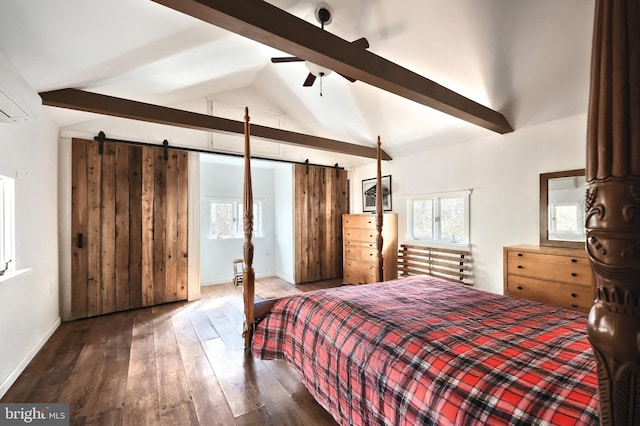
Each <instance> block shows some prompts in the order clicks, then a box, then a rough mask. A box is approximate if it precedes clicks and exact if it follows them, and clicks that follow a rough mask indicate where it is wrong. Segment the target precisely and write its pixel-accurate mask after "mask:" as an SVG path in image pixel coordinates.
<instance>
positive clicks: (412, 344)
mask: <svg viewBox="0 0 640 426" xmlns="http://www.w3.org/2000/svg"><path fill="white" fill-rule="evenodd" d="M586 320H587V317H586V315H585V314H582V313H577V312H572V311H567V310H563V309H560V308H554V307H551V306H546V305H542V304H538V303H535V302H530V301H526V300H518V299H511V298H506V297H503V296H500V295H496V294H491V293H487V292H483V291H479V290H476V289H473V288H468V287H463V286H460V285H456V284H451V283H447V282H445V281H442V280H439V279H437V278H433V277H427V276H414V277H409V278H405V279H402V280H396V281H389V282H386V283H379V284H369V285H366V286H358V287H340V288H334V289H329V290H322V291H316V292H310V293H306V294H304V295H300V296H295V297H291V298H287V299H283V300H281V301H279V302H278V303H277V304H276V306H275V307H274V309H273V311H272V313H271V314H269V316H268V317H267V318H265V319H264V320H263V321H262V322H261V323H260V324H259V326H258V327H257V330H256V332H255V334H254V337H253V346H252V352H253V354H254V356H256V357H259V358H262V359H286V360H287V362H288V363H289V364H290V365H292V366H293V367H294V368H295V369H296V370H297V371H298V373H299V375H300V378H301V381H302V382H303V383H304V385H305V386H306V387H307V389H309V391H310V392H311V394H312V395H313V396H314V397H315V398H316V400H317V401H318V402H319V403H320V404H321V405H322V406H324V407H325V408H326V409H327V411H329V412H330V413H331V414H332V415H333V417H334V418H335V419H336V420H337V421H338V423H340V424H343V425H373V424H378V425H423V424H450V425H470V424H491V425H493V424H519V425H531V424H537V425H545V424H558V425H576V424H594V425H595V424H598V396H597V377H596V373H595V368H596V367H595V360H594V356H593V352H592V350H591V347H590V345H589V343H588V341H587V338H586V332H585V329H586Z"/></svg>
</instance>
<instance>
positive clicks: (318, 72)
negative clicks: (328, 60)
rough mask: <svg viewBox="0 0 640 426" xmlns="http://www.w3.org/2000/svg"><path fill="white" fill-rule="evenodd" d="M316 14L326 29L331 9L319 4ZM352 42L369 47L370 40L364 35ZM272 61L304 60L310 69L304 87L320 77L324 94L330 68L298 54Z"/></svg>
mask: <svg viewBox="0 0 640 426" xmlns="http://www.w3.org/2000/svg"><path fill="white" fill-rule="evenodd" d="M315 16H316V19H317V20H318V22H319V23H320V26H321V28H322V29H323V30H324V26H325V24H329V23H331V11H330V10H329V9H328V8H327V7H326V6H318V7H317V8H316V11H315ZM351 44H352V45H354V46H357V47H361V48H362V49H368V48H369V42H368V41H367V39H366V38H364V37H362V38H359V39H357V40H354V41H352V42H351ZM271 62H273V63H274V64H278V63H283V62H304V63H305V65H306V66H307V68H308V69H309V74H308V75H307V78H306V80H305V81H304V83H303V84H302V85H303V86H304V87H310V86H313V83H314V82H315V81H316V78H318V77H320V85H321V86H320V96H322V77H326V76H328V75H329V74H331V70H330V69H328V68H324V67H321V66H320V65H317V64H314V63H313V62H309V61H306V60H304V59H302V58H299V57H297V56H284V57H276V58H271ZM340 75H341V76H342V77H344V78H346V79H347V80H349V81H350V82H352V83H353V82H355V81H356V80H355V79H353V78H351V77H348V76H346V75H343V74H340Z"/></svg>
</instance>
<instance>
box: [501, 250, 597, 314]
mask: <svg viewBox="0 0 640 426" xmlns="http://www.w3.org/2000/svg"><path fill="white" fill-rule="evenodd" d="M504 294H506V295H509V296H512V297H519V298H523V299H529V300H535V301H538V302H543V303H548V304H551V305H557V306H561V307H563V308H567V309H572V310H576V311H582V312H588V311H589V309H591V306H592V305H593V302H594V300H595V285H594V281H593V274H592V272H591V266H590V265H589V259H588V258H587V253H586V252H585V250H583V249H570V248H559V247H543V246H535V245H517V246H507V247H504Z"/></svg>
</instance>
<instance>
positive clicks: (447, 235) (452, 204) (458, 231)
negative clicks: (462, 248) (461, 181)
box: [440, 197, 464, 241]
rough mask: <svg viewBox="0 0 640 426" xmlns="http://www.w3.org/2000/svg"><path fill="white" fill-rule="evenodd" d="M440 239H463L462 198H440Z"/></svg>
mask: <svg viewBox="0 0 640 426" xmlns="http://www.w3.org/2000/svg"><path fill="white" fill-rule="evenodd" d="M440 239H442V240H446V241H463V240H464V198H462V197H459V198H458V197H456V198H441V199H440Z"/></svg>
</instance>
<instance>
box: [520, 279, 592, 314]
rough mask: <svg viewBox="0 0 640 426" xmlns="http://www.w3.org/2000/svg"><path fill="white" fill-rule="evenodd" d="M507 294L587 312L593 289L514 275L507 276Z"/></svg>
mask: <svg viewBox="0 0 640 426" xmlns="http://www.w3.org/2000/svg"><path fill="white" fill-rule="evenodd" d="M507 294H508V295H509V296H512V297H519V298H522V299H529V300H535V301H538V302H542V303H548V304H551V305H556V306H561V307H563V308H567V309H573V310H576V311H582V312H588V311H589V309H591V306H592V305H593V301H594V299H595V294H594V290H593V288H590V287H584V286H580V285H572V284H564V283H556V282H549V281H542V280H538V279H535V278H528V277H521V276H516V275H509V276H508V283H507Z"/></svg>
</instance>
